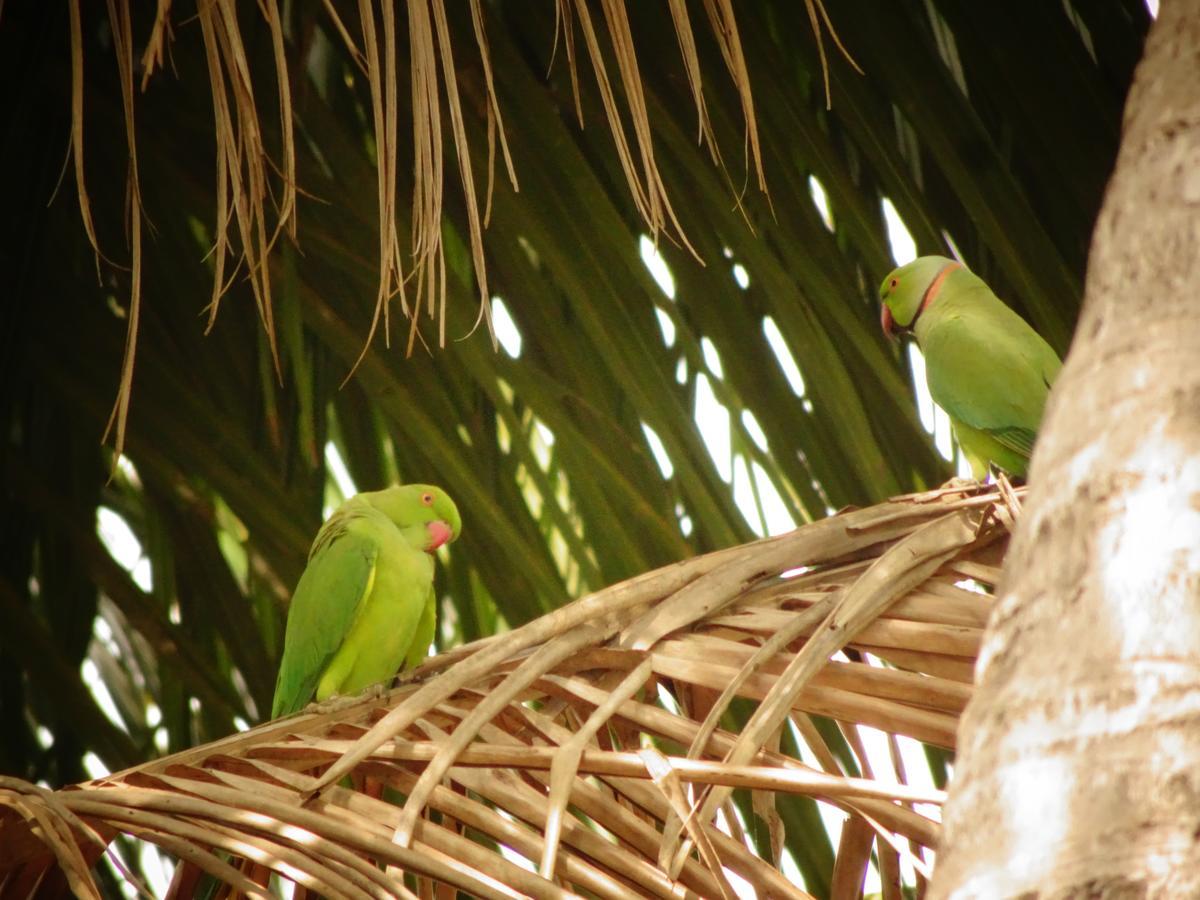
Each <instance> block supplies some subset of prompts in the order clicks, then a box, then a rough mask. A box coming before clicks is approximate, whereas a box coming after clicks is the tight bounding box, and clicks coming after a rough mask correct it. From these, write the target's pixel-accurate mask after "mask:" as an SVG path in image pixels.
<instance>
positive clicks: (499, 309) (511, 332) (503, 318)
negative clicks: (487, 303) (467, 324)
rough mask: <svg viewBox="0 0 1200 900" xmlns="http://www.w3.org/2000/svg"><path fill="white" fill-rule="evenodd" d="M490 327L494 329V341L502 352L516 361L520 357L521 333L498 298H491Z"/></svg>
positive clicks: (506, 307) (505, 306)
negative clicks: (501, 348)
mask: <svg viewBox="0 0 1200 900" xmlns="http://www.w3.org/2000/svg"><path fill="white" fill-rule="evenodd" d="M492 327H493V328H494V329H496V340H497V341H498V342H499V344H500V346H501V347H503V348H504V352H505V353H507V354H508V355H509V356H511V357H512V358H513V359H516V358H517V357H519V356H520V355H521V332H520V331H519V330H517V323H516V322H514V321H513V317H512V314H511V313H510V312H509V311H508V306H507V305H506V304H505V303H504V301H503V300H502V299H501V298H499V297H493V298H492Z"/></svg>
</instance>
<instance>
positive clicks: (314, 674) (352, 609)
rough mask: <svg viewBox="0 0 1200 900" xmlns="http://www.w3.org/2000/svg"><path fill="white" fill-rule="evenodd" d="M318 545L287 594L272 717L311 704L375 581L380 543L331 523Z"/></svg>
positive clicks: (289, 712) (335, 522) (333, 521)
mask: <svg viewBox="0 0 1200 900" xmlns="http://www.w3.org/2000/svg"><path fill="white" fill-rule="evenodd" d="M317 543H318V545H319V546H318V549H317V551H316V553H314V554H313V556H312V558H311V559H310V560H309V562H308V567H307V568H306V569H305V570H304V574H303V575H302V576H301V577H300V583H299V584H297V585H296V591H295V593H294V594H293V595H292V605H291V609H290V610H289V611H288V622H287V635H286V637H285V640H284V649H283V660H282V662H281V663H280V665H279V677H278V679H277V680H276V682H275V700H274V702H273V703H272V704H271V717H272V718H276V717H278V716H283V715H290V714H291V713H294V712H297V711H299V710H301V709H303V708H304V707H305V706H306V705H308V703H309V702H310V701H311V700H312V699H313V696H314V694H315V693H316V688H317V682H318V681H319V680H320V678H321V675H322V673H323V672H324V671H325V669H326V668H327V667H328V666H329V663H330V661H331V660H332V659H333V657H334V654H335V653H337V651H338V648H339V647H340V646H341V645H342V643H343V641H344V640H345V639H346V636H347V634H348V633H349V631H350V628H351V625H352V624H353V622H354V618H355V614H356V612H357V610H358V607H359V604H360V603H361V602H362V599H363V598H364V597H365V596H366V595H367V594H368V593H370V590H371V586H372V582H373V581H374V578H375V568H376V560H377V559H378V555H379V542H378V541H375V540H372V539H371V537H370V536H369V535H364V534H362V533H361V532H359V531H357V530H351V529H347V528H345V527H344V523H342V522H338V521H336V520H330V522H329V523H327V524H326V526H325V528H323V529H322V533H321V535H319V536H318V538H317Z"/></svg>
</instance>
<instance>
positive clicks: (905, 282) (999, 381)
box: [879, 256, 1062, 481]
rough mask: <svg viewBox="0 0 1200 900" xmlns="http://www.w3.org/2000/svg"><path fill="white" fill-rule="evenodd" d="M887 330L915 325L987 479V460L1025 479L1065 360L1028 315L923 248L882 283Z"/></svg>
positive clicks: (942, 399) (949, 408) (937, 383)
mask: <svg viewBox="0 0 1200 900" xmlns="http://www.w3.org/2000/svg"><path fill="white" fill-rule="evenodd" d="M879 298H880V300H881V301H883V308H882V310H881V314H880V315H881V319H882V323H883V330H884V333H885V334H887V335H888V337H894V336H895V332H896V331H897V330H905V331H910V332H912V334H913V335H914V336H915V337H916V340H917V345H918V346H919V347H920V348H921V353H922V354H923V355H924V357H925V378H926V381H927V382H928V384H929V394H930V396H932V397H933V401H934V402H935V403H936V404H937V405H938V406H940V407H941V408H942V409H944V410H945V411H946V413H947V414H948V415H949V416H950V421H951V424H952V425H953V426H954V434H955V437H957V438H958V444H959V446H960V447H961V448H962V451H963V453H964V455H965V456H966V457H967V460H968V461H969V462H970V464H971V473H972V474H973V475H974V476H975V478H976V479H977V480H979V481H982V480H983V479H984V478H986V477H987V472H988V463H989V462H990V463H992V464H994V465H995V466H997V467H998V468H1001V469H1004V470H1005V471H1006V472H1008V473H1009V474H1011V475H1016V476H1020V477H1024V475H1025V472H1026V470H1027V468H1028V466H1029V455H1030V453H1031V452H1032V451H1033V442H1034V439H1035V438H1036V437H1037V430H1038V426H1039V425H1040V424H1041V422H1042V411H1043V409H1044V408H1045V406H1046V396H1047V395H1048V394H1049V393H1050V386H1051V385H1052V384H1053V383H1054V379H1055V377H1056V376H1057V375H1058V370H1059V368H1060V367H1061V365H1062V363H1061V362H1060V361H1059V358H1058V354H1056V353H1055V352H1054V350H1052V349H1051V347H1050V345H1049V344H1047V343H1046V342H1045V341H1044V340H1043V339H1042V337H1041V335H1039V334H1038V333H1037V332H1036V331H1034V330H1033V329H1032V328H1030V327H1029V325H1028V324H1026V322H1025V320H1024V319H1022V318H1021V317H1020V316H1018V315H1017V314H1016V313H1015V312H1013V311H1012V310H1011V309H1009V308H1008V306H1006V305H1005V304H1004V303H1003V301H1001V300H1000V298H999V297H997V296H996V295H995V294H993V293H992V291H991V289H990V288H989V287H988V286H987V285H986V284H984V282H983V281H982V280H980V279H979V278H977V277H976V276H975V275H973V274H972V273H971V272H970V271H969V270H968V269H967V268H966V267H965V266H963V265H962V264H961V263H958V262H955V261H954V260H952V259H946V258H945V257H944V256H922V257H920V258H918V259H915V260H913V261H912V262H910V263H908V264H907V265H904V266H901V267H900V268H898V269H896V270H895V271H893V272H892V273H891V274H890V275H888V277H887V278H885V279H884V280H883V284H882V285H881V286H880V288H879Z"/></svg>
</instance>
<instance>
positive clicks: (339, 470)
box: [323, 441, 358, 519]
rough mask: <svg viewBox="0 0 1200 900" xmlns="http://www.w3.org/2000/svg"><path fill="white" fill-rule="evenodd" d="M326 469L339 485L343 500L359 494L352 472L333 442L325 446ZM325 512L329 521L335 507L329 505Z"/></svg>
mask: <svg viewBox="0 0 1200 900" xmlns="http://www.w3.org/2000/svg"><path fill="white" fill-rule="evenodd" d="M325 467H326V469H327V471H328V473H329V476H330V477H331V478H332V479H333V483H334V484H335V485H337V489H338V492H339V493H340V494H341V495H342V499H343V500H346V499H349V498H350V497H353V496H354V495H355V494H357V493H358V487H357V486H356V485H355V484H354V479H353V478H351V477H350V470H349V469H348V468H346V461H345V460H343V459H342V454H341V451H340V450H338V448H337V445H336V444H334V443H333V441H328V442H326V444H325ZM323 512H324V514H325V518H327V519H328V518H329V517H330V516H331V515H332V514H333V507H332V506H331V505H328V504H327V505H326V508H325V509H324V510H323Z"/></svg>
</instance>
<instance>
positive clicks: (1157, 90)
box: [933, 0, 1200, 897]
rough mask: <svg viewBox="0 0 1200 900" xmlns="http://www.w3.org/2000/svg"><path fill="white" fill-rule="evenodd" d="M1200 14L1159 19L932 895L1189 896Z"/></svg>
mask: <svg viewBox="0 0 1200 900" xmlns="http://www.w3.org/2000/svg"><path fill="white" fill-rule="evenodd" d="M1198 293H1200V2H1196V0H1175V2H1171V3H1164V4H1163V8H1162V14H1161V18H1160V20H1159V21H1158V22H1157V23H1156V24H1155V26H1154V27H1153V29H1152V31H1151V34H1150V36H1149V39H1148V41H1147V44H1146V51H1145V57H1144V59H1143V61H1142V63H1141V65H1140V66H1139V68H1138V71H1137V75H1136V78H1135V83H1134V86H1133V89H1132V91H1131V93H1130V96H1129V100H1128V104H1127V107H1126V114H1125V131H1124V137H1123V140H1122V144H1121V150H1120V154H1119V156H1118V159H1117V164H1116V171H1115V173H1114V176H1113V179H1112V181H1111V183H1110V185H1109V188H1108V193H1107V196H1106V198H1105V202H1104V206H1103V209H1102V211H1101V214H1100V218H1099V220H1098V222H1097V225H1096V231H1095V234H1094V236H1093V242H1092V251H1091V257H1090V261H1089V269H1088V278H1087V286H1086V302H1085V305H1084V310H1083V315H1082V318H1081V320H1080V323H1079V326H1078V328H1077V331H1076V335H1075V339H1074V343H1073V345H1072V347H1071V351H1070V354H1069V355H1068V358H1067V361H1066V365H1065V367H1064V369H1063V371H1062V374H1061V376H1060V378H1059V381H1058V383H1057V385H1056V386H1055V389H1054V392H1053V394H1052V396H1051V399H1050V404H1049V408H1048V411H1047V417H1046V421H1045V422H1044V424H1043V429H1042V435H1041V440H1040V442H1039V444H1038V447H1037V450H1036V452H1035V454H1034V459H1033V469H1032V473H1031V491H1030V499H1029V503H1028V506H1027V508H1026V511H1025V515H1024V517H1023V520H1022V522H1021V525H1020V528H1019V532H1018V534H1017V536H1016V538H1015V540H1014V543H1013V545H1012V548H1011V551H1010V555H1009V559H1008V562H1007V569H1006V577H1005V582H1004V586H1003V588H1002V591H1001V597H1000V599H999V600H998V603H997V608H996V612H995V614H994V616H993V620H992V623H991V631H990V634H989V637H988V640H987V643H986V645H985V647H984V650H983V654H982V655H981V657H980V665H979V679H980V684H979V689H978V692H977V693H976V695H975V698H974V700H973V701H972V703H971V705H970V707H969V708H968V710H967V713H966V715H965V717H964V720H963V723H962V726H961V732H960V738H959V747H960V754H959V766H958V770H957V773H956V781H955V783H954V785H953V788H952V791H951V797H950V802H949V804H948V806H947V808H946V811H945V822H946V831H945V834H944V840H943V845H942V852H941V857H940V860H939V865H938V868H937V873H936V879H935V882H934V885H933V895H934V896H937V897H947V896H956V897H958V896H973V897H1007V896H1014V895H1026V896H1172V897H1175V896H1197V895H1200V840H1198V837H1197V835H1198V834H1200V325H1198V324H1197V309H1198V308H1200V307H1198V297H1197V295H1198Z"/></svg>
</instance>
